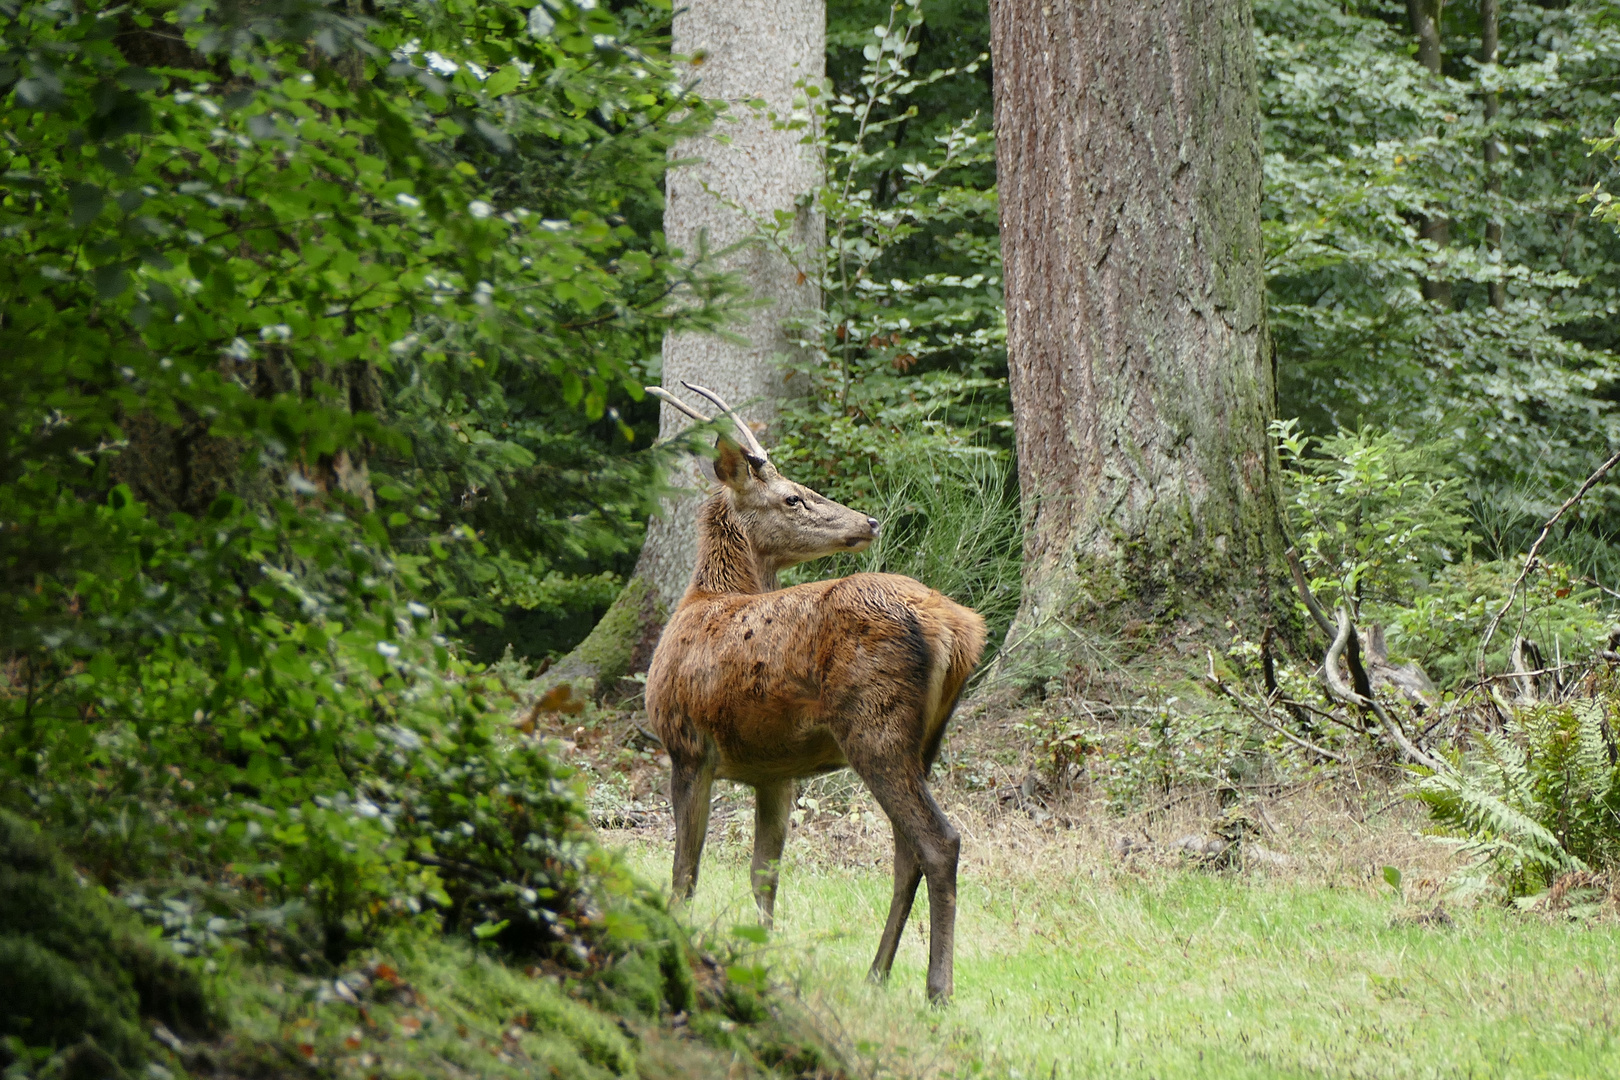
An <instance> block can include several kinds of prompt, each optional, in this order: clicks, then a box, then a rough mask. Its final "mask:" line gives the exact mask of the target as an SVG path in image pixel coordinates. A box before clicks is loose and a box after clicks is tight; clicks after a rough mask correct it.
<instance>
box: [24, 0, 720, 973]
mask: <svg viewBox="0 0 1620 1080" xmlns="http://www.w3.org/2000/svg"><path fill="white" fill-rule="evenodd" d="M667 18H668V8H667V5H665V6H660V5H658V4H649V5H646V6H642V5H629V6H626V7H625V9H624V10H623V11H622V12H620V13H619V14H615V13H613V12H609V11H607V10H605V9H604V10H597V9H595V8H594V7H584V8H582V7H579V6H574V5H560V6H558V7H556V8H555V9H554V8H552V7H548V6H541V7H539V8H534V9H533V10H530V9H529V8H528V7H519V6H515V5H511V4H493V5H492V4H469V3H459V2H457V3H451V4H448V5H442V4H441V5H427V6H424V5H417V4H398V5H382V6H380V7H379V8H377V9H376V10H375V11H374V12H373V13H372V14H371V15H369V16H367V17H363V18H362V17H358V16H354V15H351V14H349V13H348V12H347V9H345V8H340V7H334V6H328V5H325V4H322V3H318V2H310V3H303V2H298V3H293V4H290V5H280V6H275V7H272V8H258V7H248V8H241V7H233V6H229V5H227V6H225V7H223V8H213V7H175V6H172V5H167V4H161V3H150V4H136V5H122V6H109V5H105V4H98V3H95V2H91V3H89V4H80V5H61V4H55V3H36V2H24V0H15V2H11V3H0V42H3V44H0V92H3V93H4V95H5V97H4V107H3V109H0V134H3V135H4V138H0V171H4V173H5V175H6V177H7V185H6V187H5V189H4V193H3V196H0V304H3V306H4V310H5V313H6V314H5V319H4V321H3V322H0V354H4V355H5V356H6V357H7V361H6V363H5V364H3V365H0V409H3V411H4V412H5V414H6V416H7V418H8V421H9V422H8V424H7V425H6V426H5V427H4V429H3V431H0V522H4V526H3V527H0V604H3V608H0V663H3V668H0V675H3V680H4V681H3V683H0V802H3V803H4V804H5V805H6V806H8V807H10V808H12V809H15V810H18V811H21V812H22V813H25V814H27V815H29V816H30V817H33V818H35V819H37V820H39V821H41V822H42V823H44V824H45V825H46V826H47V828H48V830H49V831H51V832H53V833H55V834H56V835H58V836H60V837H63V838H66V839H68V840H69V841H70V842H71V851H70V854H71V856H72V858H73V859H74V861H75V862H76V863H77V864H79V865H81V866H83V867H84V868H85V869H86V870H87V871H88V872H89V873H91V874H92V875H93V877H94V879H95V880H96V881H97V883H98V884H101V885H105V886H107V887H110V888H113V889H115V890H117V891H118V892H119V893H121V894H122V895H123V896H125V897H126V898H127V899H128V900H129V901H130V902H131V903H132V904H134V906H136V907H137V908H139V909H140V910H141V911H142V913H143V914H145V915H146V916H147V917H148V918H150V920H151V921H153V922H154V923H156V924H158V925H159V926H161V928H162V929H163V931H164V933H166V934H167V935H168V937H169V938H170V940H171V941H172V942H173V943H175V944H177V945H178V946H180V947H181V948H183V949H187V950H190V951H194V952H195V951H209V950H213V949H216V948H219V947H220V946H221V945H222V944H223V943H227V942H230V941H237V942H240V943H244V944H246V945H248V946H252V947H255V948H259V949H261V950H264V951H265V952H267V953H268V954H270V955H275V956H280V957H283V958H285V959H287V960H289V961H292V962H295V963H298V964H302V965H306V966H311V967H315V968H320V967H323V966H324V965H329V964H334V963H339V962H341V961H342V960H343V958H344V957H345V956H346V955H347V954H348V953H349V952H350V951H351V950H353V949H354V948H356V947H359V946H362V945H365V944H368V943H373V942H376V941H378V940H380V939H381V938H382V937H383V936H384V935H385V934H386V933H387V932H388V931H389V930H390V929H391V928H399V927H410V926H423V927H427V928H437V926H438V925H439V924H440V923H441V922H442V923H443V924H444V925H446V926H448V927H450V928H452V929H455V930H458V931H469V932H471V931H474V930H481V932H482V933H483V934H484V935H485V936H489V935H494V934H497V933H500V934H503V935H506V937H505V940H508V941H509V942H510V944H512V945H513V947H514V948H516V947H522V948H524V949H525V950H527V951H529V952H531V953H533V952H545V953H547V954H555V955H557V956H559V957H561V958H563V959H567V958H568V957H569V956H571V955H574V954H577V953H578V951H579V946H580V942H579V937H580V936H581V935H584V934H587V932H588V931H587V929H586V928H585V925H584V922H585V920H584V918H583V916H584V913H585V912H587V911H589V910H593V905H596V904H597V902H598V901H597V898H596V897H595V896H594V892H595V891H596V890H597V888H598V886H599V885H600V882H599V881H597V880H596V879H594V878H592V877H591V875H590V871H589V867H588V865H587V864H588V862H589V852H588V844H587V843H586V841H585V838H584V834H583V831H582V830H583V829H584V825H583V816H582V813H581V810H580V803H579V798H578V793H577V792H576V791H575V790H574V788H573V787H572V781H571V780H570V779H569V777H568V774H567V771H566V770H565V769H563V768H561V767H560V766H558V765H557V764H556V763H554V762H553V761H551V760H550V758H549V757H548V755H547V753H546V751H545V749H544V747H543V746H540V745H536V744H531V743H527V742H523V741H522V740H517V741H513V739H511V738H508V735H509V734H510V729H509V727H508V726H507V723H506V720H507V718H506V715H505V710H506V703H507V701H508V700H509V699H508V696H507V693H506V691H505V690H504V688H503V687H502V686H500V685H499V684H498V683H497V682H496V681H495V680H493V679H491V678H490V677H488V676H487V675H486V674H484V673H482V672H481V671H480V670H479V669H478V668H477V667H476V666H475V665H471V664H469V663H468V662H467V661H466V660H465V659H464V657H463V655H462V654H461V650H460V648H459V647H458V646H457V645H456V644H455V642H454V640H453V636H452V635H453V632H454V631H453V625H452V624H451V622H450V621H449V617H450V616H452V615H455V614H460V613H462V612H465V611H469V610H472V608H473V607H474V606H475V601H477V602H484V601H482V599H481V598H480V597H479V596H478V594H479V591H480V590H485V591H496V592H497V593H498V592H499V590H498V589H497V590H491V589H490V585H491V583H492V582H494V583H498V584H500V585H501V586H502V587H504V588H505V589H506V591H507V593H508V594H510V593H511V592H512V591H514V590H517V589H523V588H526V589H528V590H529V593H530V594H539V595H541V596H542V597H543V596H545V595H551V594H556V593H558V592H566V591H567V590H568V589H569V588H571V587H572V588H576V589H578V588H584V589H586V591H589V589H590V588H594V587H596V586H594V585H592V584H590V583H589V582H587V583H586V584H585V585H583V586H581V585H577V584H574V583H572V581H571V579H570V577H569V574H568V573H567V572H566V571H558V572H557V573H556V574H553V572H552V571H553V570H555V569H556V568H555V567H551V568H549V569H548V565H549V564H548V562H547V560H548V559H550V558H551V557H552V556H551V555H550V554H547V550H546V549H545V548H544V545H543V544H542V543H541V540H542V539H543V540H544V541H546V542H547V543H550V544H552V545H553V547H552V548H551V549H550V550H551V551H564V550H568V549H569V548H570V546H576V547H577V546H579V542H580V541H579V537H578V536H570V535H567V533H568V530H567V529H564V528H560V527H554V526H555V524H556V520H557V519H556V518H555V517H546V516H543V515H541V516H539V517H536V515H535V513H534V510H535V508H534V506H533V505H529V506H528V507H527V508H526V509H525V508H523V507H518V508H516V509H514V510H508V511H506V513H507V517H506V518H505V519H500V515H499V514H496V515H495V518H497V519H500V520H492V519H491V517H490V516H489V513H488V512H487V507H486V511H481V510H479V507H480V506H486V504H487V503H489V502H490V501H491V499H490V498H489V497H488V496H489V493H490V492H492V491H493V492H496V493H499V494H503V495H504V494H505V493H508V492H510V490H511V489H514V488H518V487H521V485H522V483H523V482H524V479H525V477H524V470H534V469H537V468H538V469H542V470H544V469H545V468H547V467H549V466H550V465H551V464H554V461H555V459H556V458H557V457H558V455H556V454H552V455H551V460H548V457H547V453H548V452H547V451H546V447H545V445H544V443H545V440H546V439H549V438H552V434H551V433H549V432H548V430H546V428H547V423H548V420H547V417H554V416H555V415H560V413H561V411H563V410H567V411H568V412H569V413H570V414H571V415H578V416H580V417H582V418H584V422H601V423H604V424H607V425H608V426H609V427H610V428H611V429H612V430H614V431H620V430H621V429H624V430H628V429H627V428H626V427H625V425H624V424H622V423H621V422H619V421H618V419H617V418H616V417H615V415H614V414H613V413H612V412H611V411H610V410H611V408H612V406H611V404H610V402H611V401H612V400H613V399H614V398H615V396H616V395H617V396H618V398H619V399H620V400H623V399H624V395H626V394H628V393H630V392H631V391H632V390H633V391H634V393H635V394H637V395H639V393H640V391H639V385H640V383H641V381H642V380H641V379H640V377H639V375H638V374H637V373H636V372H634V371H633V370H632V368H633V367H634V366H635V365H636V364H639V362H640V360H641V357H642V355H643V353H644V350H645V348H646V344H647V342H648V341H649V340H651V339H655V338H656V335H657V334H659V333H661V331H662V329H663V327H664V326H666V325H668V324H669V323H670V321H671V320H675V319H678V320H680V321H681V322H682V324H683V325H705V324H706V322H707V321H710V320H712V319H714V318H717V317H718V315H717V313H716V310H715V309H714V308H713V306H712V305H709V304H707V303H706V301H707V299H710V298H712V297H713V296H715V295H717V294H718V293H720V292H723V291H724V288H723V286H722V285H721V284H718V283H715V282H712V281H710V280H708V279H707V278H705V277H703V276H702V275H701V274H700V273H697V272H695V271H694V270H693V268H692V267H690V266H689V265H686V264H684V263H683V262H681V261H680V259H679V257H678V253H673V252H670V251H668V250H666V249H664V248H663V247H662V245H661V242H660V241H659V240H658V239H657V237H656V236H655V235H653V233H652V229H651V227H650V225H651V224H652V223H650V222H649V219H648V217H647V207H646V206H645V205H642V206H641V207H640V209H639V210H637V209H636V207H635V206H634V205H632V204H633V203H634V199H623V198H614V197H612V196H611V193H610V192H609V190H608V188H609V185H608V183H607V180H606V178H607V177H608V176H612V177H613V178H614V179H615V180H616V181H624V182H629V181H632V180H637V178H639V182H640V183H641V186H642V189H651V188H653V187H654V185H655V184H656V178H657V175H658V172H659V170H660V169H661V168H662V162H663V154H664V150H665V148H666V147H667V146H668V145H669V143H670V141H671V140H672V139H673V138H674V137H675V135H676V134H678V133H680V132H682V131H686V130H690V128H691V127H692V126H693V125H697V124H701V123H703V122H705V118H706V117H707V116H708V115H709V110H708V106H707V105H706V104H705V103H704V102H702V101H701V100H700V99H698V98H696V97H693V96H690V95H689V94H687V92H686V91H685V89H684V88H683V87H682V85H681V84H680V83H679V81H678V80H677V79H676V78H675V77H674V73H673V71H672V69H671V68H670V67H669V65H668V63H667V61H666V60H662V59H660V58H659V49H658V44H659V40H660V39H659V37H658V35H659V33H660V32H661V30H660V27H661V26H663V25H664V24H665V23H667ZM520 148H521V149H522V151H523V153H522V159H521V161H519V160H516V158H515V156H514V150H516V149H520ZM632 186H633V185H632ZM637 214H639V215H640V216H639V218H638V219H637V220H635V222H634V225H633V224H632V220H631V219H632V218H633V217H635V216H636V215H637ZM638 227H639V229H640V231H638ZM677 293H678V294H679V296H680V299H679V303H678V304H677V303H676V300H675V299H674V297H675V294H677ZM516 357H521V363H518V362H517V360H515V359H514V358H516ZM514 386H524V387H526V388H527V392H528V393H529V394H530V395H531V397H530V398H528V399H526V404H524V403H520V404H524V408H526V409H527V411H524V408H519V407H518V405H517V404H511V400H512V399H511V398H510V396H509V397H508V398H507V399H506V400H507V401H508V403H509V405H510V407H509V408H495V407H494V403H496V402H498V401H500V400H501V395H502V394H509V392H510V390H511V388H512V387H514ZM536 400H543V401H544V405H543V407H540V406H536V405H535V401H536ZM480 402H482V403H483V404H484V405H487V406H490V407H489V408H488V409H487V410H481V409H480V408H479V404H478V403H480ZM472 417H475V418H476V419H477V422H476V423H468V422H467V421H468V420H469V418H472ZM618 437H620V438H622V434H621V435H620V436H618ZM566 454H573V455H574V456H575V457H576V458H578V457H579V456H580V453H579V452H577V451H574V450H568V451H566V452H565V454H564V456H566ZM584 458H585V459H586V460H588V459H589V454H588V453H586V454H585V455H584ZM586 467H588V465H587V466H586ZM640 468H641V469H642V472H645V467H640ZM638 475H639V474H638ZM571 483H572V484H573V486H574V488H578V487H579V486H580V481H579V478H578V477H575V478H574V480H573V481H571ZM618 483H619V487H620V488H622V489H624V490H629V489H631V488H634V487H636V486H637V483H638V482H637V481H635V480H634V478H633V477H628V478H626V477H621V478H620V481H618ZM566 487H568V484H566V483H564V484H561V485H560V486H559V485H553V488H554V489H555V490H559V491H560V490H562V489H563V488H566ZM552 494H555V491H554V490H552V489H547V494H546V495H545V497H546V498H550V497H551V495H552ZM623 498H625V499H629V498H630V496H629V495H625V496H623ZM559 499H561V497H559ZM565 509H566V507H564V506H562V505H557V506H553V507H551V510H552V512H553V513H554V514H556V515H562V514H563V512H564V510H565ZM480 514H483V516H482V517H481V516H480ZM614 514H618V516H619V517H623V516H624V514H623V513H620V512H619V511H614V512H613V513H611V514H609V515H608V516H609V517H613V516H614ZM514 516H515V517H516V518H518V519H527V520H526V521H525V522H524V523H523V524H522V525H521V526H519V525H513V524H512V523H511V522H512V518H513V517H514ZM502 521H504V522H505V523H506V524H505V526H504V529H505V531H502V528H503V526H501V522H502ZM598 524H599V525H600V526H601V528H605V529H610V531H611V526H612V523H611V522H607V521H605V519H604V521H603V522H598ZM615 542H618V541H615ZM524 575H527V577H525V576H524ZM592 576H593V578H594V577H599V575H592ZM548 582H549V584H548ZM548 588H549V589H550V590H551V593H550V594H547V592H546V590H547V589H548ZM592 595H594V594H592ZM486 606H487V605H486ZM496 612H497V613H498V607H497V609H496Z"/></svg>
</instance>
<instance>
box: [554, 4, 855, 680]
mask: <svg viewBox="0 0 1620 1080" xmlns="http://www.w3.org/2000/svg"><path fill="white" fill-rule="evenodd" d="M826 30H827V14H826V4H825V0H691V3H690V6H688V7H686V8H685V9H684V10H681V11H680V12H679V13H678V14H677V15H676V16H675V27H674V44H673V48H674V51H675V52H676V53H678V54H683V55H686V56H688V57H692V58H693V61H694V67H693V68H692V70H693V73H694V74H695V75H696V76H697V77H698V78H699V79H700V80H701V81H700V83H699V86H698V91H699V92H700V93H702V94H703V95H704V96H705V97H709V98H724V99H726V100H728V101H731V102H733V103H734V104H733V110H732V111H733V113H734V114H735V117H736V119H737V120H738V122H737V123H722V124H720V125H718V126H717V130H716V131H715V133H714V134H715V135H719V136H723V137H725V138H726V139H727V142H724V143H722V142H719V141H717V140H716V139H715V138H712V137H702V138H696V139H691V140H687V141H685V142H682V143H680V144H679V145H677V146H676V147H675V150H674V153H673V157H674V158H675V159H676V160H685V161H695V163H693V164H687V165H682V166H680V167H678V168H673V169H671V170H670V171H669V175H668V177H667V178H666V180H665V198H666V201H665V204H664V232H665V234H666V236H667V237H668V238H669V242H670V244H671V245H673V246H675V247H678V248H681V249H682V250H684V251H685V252H686V253H687V255H688V256H689V257H690V256H694V255H696V254H697V253H698V251H699V250H701V249H704V248H706V249H707V250H708V251H710V252H721V251H725V250H726V249H728V248H732V247H734V246H735V245H739V244H740V243H742V242H743V241H746V240H747V239H748V237H749V236H750V235H751V234H752V233H753V232H754V231H755V226H754V221H756V220H765V221H769V220H771V219H772V217H773V216H774V215H775V214H776V213H777V212H778V211H787V212H788V213H790V214H797V215H798V218H799V220H798V224H797V228H796V235H795V237H794V239H795V240H796V241H797V242H798V243H802V244H820V243H821V240H822V228H823V225H822V222H821V220H820V217H819V216H818V215H816V214H814V213H812V212H811V211H810V210H808V209H806V208H803V207H801V206H800V205H799V200H800V199H801V197H802V196H805V195H808V194H809V193H811V192H813V191H814V190H815V189H816V188H817V187H819V186H820V184H821V180H822V160H821V155H820V152H819V151H818V150H817V149H816V148H814V147H811V146H805V145H801V143H802V140H803V138H804V132H803V131H778V130H773V127H772V121H771V120H770V119H769V118H768V117H767V116H766V115H764V114H763V113H759V112H756V111H755V110H753V109H750V108H749V107H748V106H747V105H745V104H743V103H745V102H748V101H751V100H754V99H762V100H763V101H764V102H765V104H766V108H767V110H769V111H770V112H774V113H776V114H777V115H778V116H780V117H783V118H785V117H786V116H787V115H788V114H789V113H790V112H791V110H792V107H793V98H794V95H795V93H796V91H795V90H794V83H796V82H798V81H800V80H804V81H806V82H809V83H813V84H817V85H819V84H820V83H821V81H822V79H823V77H824V75H825V72H826ZM720 263H721V265H722V266H724V267H725V268H727V269H730V270H732V271H734V272H736V273H737V274H738V275H739V276H740V277H741V278H742V280H743V281H744V282H745V283H746V285H747V286H748V288H749V290H750V291H751V292H752V293H753V295H754V297H755V298H756V299H757V300H760V301H763V303H762V304H761V305H760V306H759V307H757V308H755V309H754V310H753V311H752V312H751V315H750V318H749V321H748V323H747V324H746V325H744V326H738V327H735V328H734V329H735V331H736V333H738V334H739V335H740V336H742V337H743V338H745V339H746V341H745V343H741V344H739V343H735V342H730V341H726V340H724V339H722V338H720V337H718V336H716V335H713V334H697V333H679V334H671V335H669V337H667V338H666V339H665V340H664V364H663V385H664V386H666V387H669V388H671V389H672V390H674V391H675V392H677V393H682V394H684V393H685V392H684V391H682V390H681V388H680V384H681V380H683V379H684V380H685V381H687V382H691V383H696V384H698V385H700V386H706V387H708V388H709V389H711V390H714V391H715V392H717V393H718V394H720V395H721V396H722V397H724V398H725V399H726V400H727V401H729V402H730V403H731V404H733V405H735V406H738V407H739V411H740V412H741V413H742V414H743V416H744V417H745V418H746V419H747V420H749V421H750V422H751V423H753V424H754V425H756V426H764V427H768V426H769V425H770V423H771V422H772V421H773V420H774V419H775V417H776V406H777V401H778V400H779V399H780V398H781V397H782V395H783V392H784V389H785V383H784V376H785V371H784V369H783V366H782V363H781V360H782V358H783V357H784V356H786V355H787V354H788V353H789V351H790V350H791V349H792V347H793V346H792V344H791V343H790V341H789V339H788V337H787V335H786V333H785V332H784V323H785V322H786V321H787V320H788V319H789V318H791V317H792V316H793V315H795V314H797V313H800V312H803V311H805V310H807V309H813V308H814V307H816V306H817V305H818V304H819V303H820V296H819V294H818V291H817V288H816V285H815V282H814V281H813V280H808V279H806V278H804V277H803V276H801V275H800V274H799V273H798V272H797V271H795V270H794V269H793V268H792V267H790V266H789V265H788V264H787V263H786V261H785V260H783V259H782V258H781V257H779V256H778V255H776V254H774V253H773V252H771V251H770V250H768V249H767V248H765V247H764V246H762V245H758V244H752V245H746V244H745V245H744V246H741V247H737V248H736V250H734V251H731V252H730V253H729V254H727V255H725V256H724V258H722V259H721V260H720ZM688 396H689V395H688ZM700 404H701V402H700ZM689 423H690V421H689V420H687V419H686V417H684V416H682V415H681V414H680V413H679V412H677V411H676V410H674V409H672V408H670V407H669V406H668V405H666V406H664V410H663V416H662V422H661V434H662V436H663V437H664V438H668V437H670V436H672V435H675V434H677V433H679V432H680V431H682V430H683V429H685V428H686V426H687V425H688V424H689ZM671 480H672V483H674V484H675V485H677V486H679V487H683V488H685V489H687V491H688V492H689V494H685V495H678V496H675V497H672V498H670V499H667V500H665V501H664V503H663V505H662V508H661V509H660V511H659V512H658V514H657V515H655V516H654V517H653V519H652V520H651V521H650V522H649V523H648V528H647V540H646V543H645V544H644V545H643V547H642V550H641V558H640V560H639V561H638V562H637V564H636V573H635V577H634V578H633V579H632V580H631V582H630V584H629V585H628V586H627V587H626V588H625V591H624V594H623V595H622V596H621V597H620V599H619V601H618V602H617V603H615V605H614V607H613V609H612V610H610V611H609V612H608V614H607V615H606V616H605V617H604V618H603V619H602V622H601V623H600V624H599V625H598V627H597V629H596V630H594V631H592V633H591V635H590V637H588V638H587V639H586V640H585V642H583V643H582V644H581V645H580V647H579V649H578V650H576V651H575V653H574V654H573V655H571V656H570V657H569V658H568V659H567V660H565V661H564V663H563V664H562V665H560V666H559V668H558V671H557V674H558V675H559V676H562V677H568V678H578V677H581V676H589V677H591V678H593V679H595V680H596V682H597V685H598V689H599V690H602V689H606V688H607V684H608V683H610V682H611V681H613V680H615V679H617V678H618V677H619V676H621V675H623V674H625V673H627V672H632V671H637V670H645V668H646V664H647V661H648V660H649V659H650V658H651V655H652V646H653V645H654V644H655V643H656V641H657V636H658V631H659V629H660V628H661V627H662V625H663V621H664V618H665V617H666V616H667V614H668V612H669V611H670V610H671V609H673V607H674V606H675V603H676V602H677V601H678V600H679V599H680V597H681V594H682V593H683V592H685V591H686V585H687V582H688V580H689V579H690V578H691V576H692V566H693V563H694V562H695V561H696V558H697V507H698V503H699V502H700V499H699V498H698V497H697V496H698V495H699V494H701V492H702V491H703V489H704V488H705V487H706V486H707V484H708V483H709V479H708V478H707V472H706V463H703V465H701V466H700V464H699V463H697V462H693V463H691V465H690V466H689V467H688V468H686V469H684V470H682V471H680V472H679V473H677V475H675V476H674V477H672V478H671Z"/></svg>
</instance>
